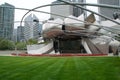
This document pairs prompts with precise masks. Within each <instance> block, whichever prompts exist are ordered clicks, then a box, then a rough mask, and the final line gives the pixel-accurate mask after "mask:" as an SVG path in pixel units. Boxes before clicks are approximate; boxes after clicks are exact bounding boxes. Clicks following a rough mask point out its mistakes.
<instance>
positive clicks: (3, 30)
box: [0, 3, 14, 40]
mask: <svg viewBox="0 0 120 80" xmlns="http://www.w3.org/2000/svg"><path fill="white" fill-rule="evenodd" d="M13 8H14V6H13V5H10V4H8V3H5V4H2V5H0V37H2V38H6V39H9V40H12V36H13V29H14V9H13Z"/></svg>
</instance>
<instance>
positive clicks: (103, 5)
mask: <svg viewBox="0 0 120 80" xmlns="http://www.w3.org/2000/svg"><path fill="white" fill-rule="evenodd" d="M70 4H71V5H83V6H84V5H85V6H97V7H106V8H115V9H120V6H113V5H112V6H111V5H105V4H90V3H70ZM56 5H69V4H65V3H57V4H47V5H42V6H38V7H35V8H33V9H31V10H29V11H28V12H26V13H25V14H24V15H23V17H22V19H21V22H20V26H22V22H23V19H24V17H25V16H26V15H27V14H28V13H29V12H31V11H35V9H38V8H43V7H47V6H56ZM77 7H78V6H77ZM93 13H94V12H93ZM98 14H99V13H97V14H96V15H98ZM100 15H101V14H100ZM98 16H99V15H98ZM101 17H103V18H106V17H104V16H101ZM106 19H108V18H106ZM108 20H109V19H108ZM110 21H111V20H110ZM112 22H115V23H117V24H120V23H118V22H116V21H114V20H112Z"/></svg>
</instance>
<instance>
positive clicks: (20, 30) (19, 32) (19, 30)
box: [16, 26, 24, 41]
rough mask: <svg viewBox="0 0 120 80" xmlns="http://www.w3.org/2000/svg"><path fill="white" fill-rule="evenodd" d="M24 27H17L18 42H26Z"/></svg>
mask: <svg viewBox="0 0 120 80" xmlns="http://www.w3.org/2000/svg"><path fill="white" fill-rule="evenodd" d="M23 34H24V27H23V26H18V27H17V40H16V41H23V40H24V35H23Z"/></svg>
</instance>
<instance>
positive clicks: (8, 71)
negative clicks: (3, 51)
mask: <svg viewBox="0 0 120 80" xmlns="http://www.w3.org/2000/svg"><path fill="white" fill-rule="evenodd" d="M0 80H120V57H3V56H0Z"/></svg>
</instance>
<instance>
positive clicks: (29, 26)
mask: <svg viewBox="0 0 120 80" xmlns="http://www.w3.org/2000/svg"><path fill="white" fill-rule="evenodd" d="M24 21H25V23H24V38H25V40H29V39H38V37H39V20H38V18H37V17H36V16H35V15H34V14H30V15H29V16H27V17H26V18H25V20H24ZM37 21H38V22H37Z"/></svg>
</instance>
